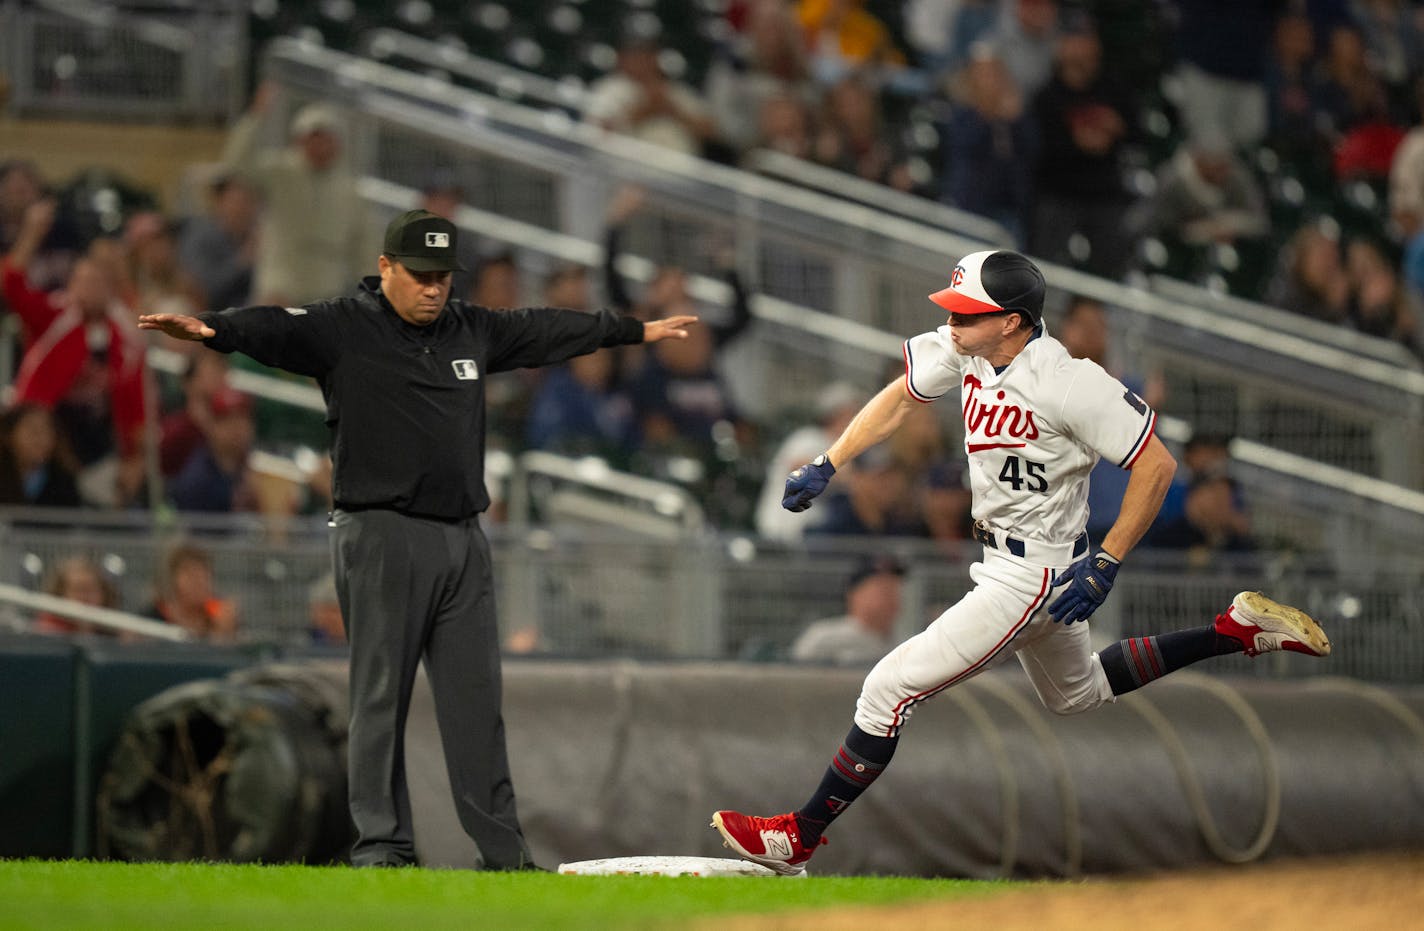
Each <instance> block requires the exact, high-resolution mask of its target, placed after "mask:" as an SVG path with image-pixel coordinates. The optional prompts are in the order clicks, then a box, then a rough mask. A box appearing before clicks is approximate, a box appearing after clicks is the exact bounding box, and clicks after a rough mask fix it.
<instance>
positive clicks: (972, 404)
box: [855, 326, 1157, 737]
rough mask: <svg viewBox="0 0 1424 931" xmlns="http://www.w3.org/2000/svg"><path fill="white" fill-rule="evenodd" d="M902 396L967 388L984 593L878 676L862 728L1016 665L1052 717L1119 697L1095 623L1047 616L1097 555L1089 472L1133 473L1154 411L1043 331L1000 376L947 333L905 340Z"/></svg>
mask: <svg viewBox="0 0 1424 931" xmlns="http://www.w3.org/2000/svg"><path fill="white" fill-rule="evenodd" d="M905 387H906V390H907V391H908V392H909V393H910V395H911V396H913V397H914V398H916V399H917V400H919V401H923V402H926V403H928V402H931V401H934V400H936V399H937V398H940V397H943V396H944V395H945V394H947V393H949V392H950V391H951V390H953V389H954V388H956V387H958V388H961V390H962V394H961V407H962V410H963V415H964V449H965V454H966V455H967V456H968V460H969V474H970V485H971V488H972V490H973V494H974V503H973V508H972V513H973V516H974V519H975V521H976V522H977V523H978V525H979V526H980V528H981V532H983V533H984V534H985V535H986V537H987V541H986V544H985V547H984V559H983V561H982V562H977V563H975V564H974V565H973V566H971V567H970V571H969V574H970V578H972V579H973V580H974V588H973V589H971V590H970V591H969V592H968V593H967V594H965V596H964V597H963V598H962V599H961V600H960V601H959V602H958V603H957V604H955V605H954V606H953V607H951V608H949V609H948V610H947V611H945V612H944V613H943V614H941V615H940V616H939V617H938V618H936V619H935V620H934V621H933V622H932V623H931V624H930V625H929V626H928V627H927V628H926V629H925V630H924V631H922V632H921V633H919V634H917V635H915V636H914V637H911V638H910V639H908V640H906V641H905V642H904V643H902V644H900V645H899V646H898V647H896V648H895V649H894V650H892V651H891V652H890V653H889V654H888V655H887V656H886V657H885V658H884V659H882V660H881V661H880V662H879V663H878V664H876V666H875V668H874V669H872V670H871V672H870V674H869V675H868V676H867V677H866V680H865V685H864V687H863V688H862V690H861V695H860V700H859V701H858V702H857V704H856V713H855V723H856V725H857V726H858V727H860V729H861V730H863V731H865V732H866V733H868V734H876V735H881V736H887V737H888V736H894V735H895V734H897V733H899V729H900V727H901V726H902V725H903V724H904V723H905V719H906V718H907V717H909V715H910V712H911V711H912V709H913V708H914V706H915V705H916V704H917V703H919V702H922V701H924V700H926V699H928V698H931V697H933V696H934V695H936V694H938V693H939V692H941V691H943V690H944V689H946V688H949V687H950V686H952V685H955V684H956V683H959V682H963V681H965V680H966V679H969V678H971V677H973V676H975V675H977V674H978V673H980V672H983V671H984V670H985V669H988V668H989V667H991V666H994V665H997V664H998V663H999V662H1002V661H1003V660H1004V659H1007V658H1008V656H1009V655H1011V654H1015V653H1016V654H1017V655H1018V657H1019V662H1020V663H1022V664H1023V667H1024V670H1025V671H1026V672H1027V673H1028V675H1029V679H1030V680H1032V682H1033V686H1034V689H1035V690H1036V691H1037V692H1038V697H1039V698H1040V699H1041V700H1042V701H1043V703H1044V705H1046V706H1047V707H1048V708H1049V709H1051V710H1053V711H1055V712H1057V713H1059V714H1068V713H1072V712H1077V711H1086V710H1088V709H1090V708H1094V707H1097V706H1098V705H1100V704H1101V703H1103V702H1104V701H1110V700H1112V697H1113V695H1112V689H1111V687H1109V685H1108V681H1107V676H1106V675H1105V674H1104V673H1103V668H1102V665H1101V663H1100V662H1099V661H1098V658H1097V655H1096V654H1095V653H1093V652H1092V649H1091V646H1090V644H1089V636H1088V625H1087V622H1081V623H1077V624H1068V625H1064V624H1059V623H1056V622H1054V621H1053V620H1052V619H1051V618H1050V617H1049V616H1048V611H1047V610H1046V605H1047V604H1048V602H1049V595H1050V592H1051V591H1052V589H1053V587H1054V585H1055V584H1056V583H1057V581H1058V579H1059V576H1060V575H1061V573H1062V570H1064V569H1066V568H1067V567H1068V566H1069V565H1070V564H1072V563H1073V562H1074V561H1075V560H1076V559H1078V558H1079V557H1082V556H1085V555H1087V548H1088V542H1087V538H1086V536H1085V535H1084V531H1083V528H1084V527H1085V526H1086V525H1087V521H1088V473H1089V472H1090V471H1091V470H1092V468H1093V466H1094V465H1095V464H1096V463H1097V461H1098V459H1099V457H1102V458H1106V459H1107V460H1109V461H1110V462H1115V463H1117V464H1118V465H1119V466H1122V467H1123V468H1129V467H1131V465H1132V464H1133V463H1134V462H1135V461H1136V460H1137V457H1138V456H1140V455H1141V454H1142V451H1143V450H1144V449H1146V448H1147V444H1148V441H1149V440H1150V439H1151V438H1152V432H1153V428H1154V426H1155V425H1156V420H1157V418H1156V414H1154V413H1153V411H1152V410H1151V408H1149V407H1148V406H1147V404H1146V403H1145V402H1144V401H1143V400H1142V399H1141V398H1139V397H1138V396H1137V395H1135V394H1133V393H1132V392H1131V391H1129V390H1128V389H1127V388H1125V387H1124V386H1123V385H1122V383H1121V382H1119V381H1118V380H1117V379H1115V378H1113V377H1112V376H1111V375H1109V374H1108V373H1107V372H1105V371H1103V369H1102V368H1101V367H1100V366H1098V365H1097V364H1096V363H1094V362H1091V361H1088V360H1085V359H1074V358H1072V357H1071V356H1069V355H1068V352H1067V350H1065V349H1064V348H1063V345H1062V344H1061V343H1059V342H1058V341H1057V340H1056V339H1054V338H1052V337H1051V336H1049V335H1048V333H1047V331H1046V330H1045V329H1040V330H1039V332H1038V333H1037V334H1036V335H1035V336H1034V337H1033V338H1032V339H1030V340H1029V342H1028V344H1027V345H1026V346H1025V347H1024V349H1023V351H1022V352H1020V353H1019V354H1018V355H1017V356H1016V357H1015V358H1014V359H1013V361H1012V362H1010V363H1009V364H1008V365H1007V366H1005V367H1004V368H1003V370H1002V371H995V369H994V367H993V366H992V365H990V364H989V363H988V362H987V361H986V360H984V359H982V358H978V357H971V356H964V355H960V354H959V353H957V352H956V351H955V349H954V343H953V341H952V340H951V338H950V328H949V327H948V326H942V327H940V328H939V329H938V330H936V331H933V332H930V333H922V334H920V335H919V336H915V337H912V338H911V339H909V340H906V341H905Z"/></svg>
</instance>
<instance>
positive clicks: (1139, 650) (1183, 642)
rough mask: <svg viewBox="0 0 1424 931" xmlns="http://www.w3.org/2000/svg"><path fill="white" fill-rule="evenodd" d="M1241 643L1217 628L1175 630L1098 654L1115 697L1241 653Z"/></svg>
mask: <svg viewBox="0 0 1424 931" xmlns="http://www.w3.org/2000/svg"><path fill="white" fill-rule="evenodd" d="M1240 652H1241V642H1240V641H1239V640H1237V639H1236V638H1234V637H1227V636H1225V635H1223V634H1219V633H1217V632H1216V628H1215V627H1194V628H1192V629H1191V630H1175V631H1173V632H1171V633H1170V634H1162V635H1160V636H1157V637H1130V638H1128V639H1127V640H1119V641H1118V642H1117V643H1114V644H1113V645H1112V646H1110V647H1108V648H1107V649H1106V650H1103V651H1102V652H1101V653H1099V654H1098V659H1099V660H1100V661H1101V662H1102V664H1103V672H1105V673H1107V674H1108V684H1109V685H1111V686H1112V690H1113V694H1114V695H1123V694H1125V693H1127V692H1131V691H1132V690H1133V689H1137V688H1141V687H1142V686H1144V685H1146V684H1147V683H1149V682H1151V681H1153V680H1154V679H1160V678H1162V677H1163V676H1165V675H1166V674H1167V673H1169V672H1176V671H1177V670H1178V669H1181V668H1182V667H1183V666H1190V665H1191V664H1192V663H1197V662H1201V661H1202V660H1204V659H1209V658H1210V657H1213V656H1225V655H1226V654H1227V653H1240Z"/></svg>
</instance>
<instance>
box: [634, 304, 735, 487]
mask: <svg viewBox="0 0 1424 931" xmlns="http://www.w3.org/2000/svg"><path fill="white" fill-rule="evenodd" d="M694 331H696V332H694ZM713 340H714V335H713V333H712V330H711V329H710V328H708V327H705V326H701V327H691V328H690V329H689V330H688V337H687V339H669V340H662V341H661V342H659V343H656V344H655V345H654V346H653V347H652V351H651V352H649V353H646V354H645V355H644V356H643V365H642V368H641V369H640V370H639V371H638V372H636V373H635V374H634V375H633V377H632V379H631V381H630V382H629V392H630V394H631V395H632V398H633V405H634V409H635V410H636V412H637V416H638V427H639V430H640V431H641V433H642V437H643V449H644V451H646V452H648V453H650V454H653V455H684V456H690V457H691V458H693V459H696V460H698V461H700V462H702V463H703V464H704V465H709V466H710V465H711V464H712V462H713V461H714V460H715V458H716V452H717V446H718V430H719V427H718V425H719V424H722V423H727V424H729V425H731V426H732V427H733V428H736V427H737V426H738V424H739V421H740V417H739V415H738V413H737V410H736V408H735V406H734V405H733V404H732V396H731V393H730V392H729V391H728V389H727V385H726V383H725V382H724V381H723V379H722V376H721V375H720V374H719V373H718V372H717V369H716V361H717V357H716V346H715V344H714V342H713Z"/></svg>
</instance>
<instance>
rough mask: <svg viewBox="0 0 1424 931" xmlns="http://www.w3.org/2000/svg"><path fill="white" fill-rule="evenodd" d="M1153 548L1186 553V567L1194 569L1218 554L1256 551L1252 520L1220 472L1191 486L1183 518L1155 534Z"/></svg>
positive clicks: (1184, 506)
mask: <svg viewBox="0 0 1424 931" xmlns="http://www.w3.org/2000/svg"><path fill="white" fill-rule="evenodd" d="M1152 545H1153V546H1155V547H1159V548H1162V549H1177V550H1185V551H1186V559H1187V565H1188V567H1190V568H1193V569H1202V568H1205V567H1207V566H1208V565H1210V564H1211V562H1212V560H1213V559H1214V557H1215V556H1216V555H1217V554H1219V553H1243V552H1250V551H1252V550H1254V549H1255V548H1256V544H1255V541H1254V540H1253V539H1252V537H1251V519H1250V517H1248V516H1247V514H1246V512H1245V511H1244V510H1243V509H1242V508H1241V507H1240V505H1239V503H1238V500H1237V496H1236V491H1235V484H1234V483H1233V482H1232V480H1231V478H1230V477H1228V476H1227V475H1226V474H1225V473H1220V472H1218V473H1214V474H1207V475H1204V476H1202V477H1200V478H1197V479H1196V480H1195V481H1193V482H1192V483H1191V486H1190V487H1189V488H1188V489H1187V497H1186V502H1185V504H1184V505H1183V512H1182V516H1181V517H1179V518H1177V519H1176V520H1174V521H1172V522H1171V523H1169V524H1167V525H1166V526H1164V527H1162V528H1161V529H1160V530H1158V531H1156V532H1154V533H1153V535H1152Z"/></svg>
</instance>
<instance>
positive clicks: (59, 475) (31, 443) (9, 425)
mask: <svg viewBox="0 0 1424 931" xmlns="http://www.w3.org/2000/svg"><path fill="white" fill-rule="evenodd" d="M0 504H3V505H17V506H18V505H24V506H34V507H78V506H79V487H78V485H77V484H76V483H75V478H74V463H73V457H72V456H71V455H70V454H69V451H68V450H67V449H66V448H65V446H64V444H63V442H62V438H61V437H60V435H59V431H58V430H57V429H56V427H55V423H54V414H53V413H51V412H50V410H49V408H47V407H45V406H44V405H42V404H36V403H34V402H33V401H21V402H20V403H18V404H16V405H14V406H13V407H11V408H10V409H9V410H7V411H5V413H4V414H3V415H0Z"/></svg>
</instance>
